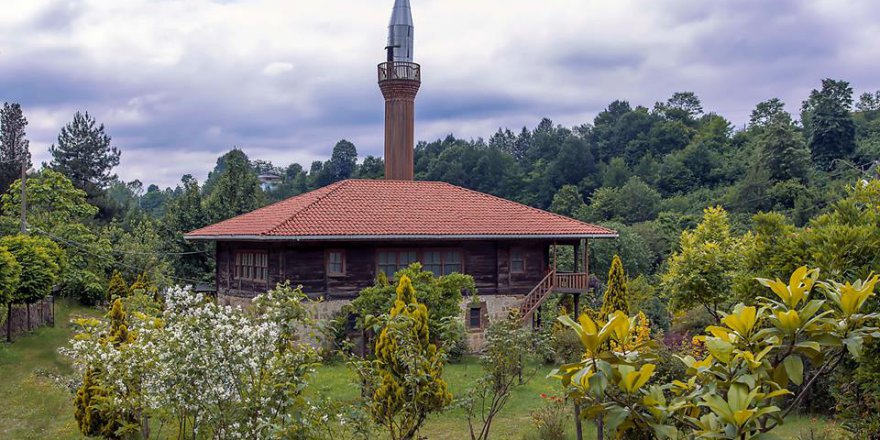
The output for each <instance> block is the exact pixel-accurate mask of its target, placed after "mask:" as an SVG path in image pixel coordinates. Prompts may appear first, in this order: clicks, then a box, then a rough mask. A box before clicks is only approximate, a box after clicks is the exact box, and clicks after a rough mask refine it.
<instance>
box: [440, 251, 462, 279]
mask: <svg viewBox="0 0 880 440" xmlns="http://www.w3.org/2000/svg"><path fill="white" fill-rule="evenodd" d="M456 272H458V273H461V252H459V251H446V252H444V253H443V275H449V274H451V273H456Z"/></svg>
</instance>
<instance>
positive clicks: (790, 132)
mask: <svg viewBox="0 0 880 440" xmlns="http://www.w3.org/2000/svg"><path fill="white" fill-rule="evenodd" d="M758 148H759V151H760V156H759V157H760V161H761V163H762V165H763V166H765V167H766V169H767V170H768V171H769V172H770V177H771V178H772V179H773V180H776V181H779V182H781V181H785V180H791V179H794V180H797V181H799V182H804V181H806V179H807V172H808V170H809V166H810V163H809V159H810V150H809V149H807V146H806V145H805V143H804V141H803V138H802V137H801V136H800V134H799V133H797V132H796V131H795V129H794V127H792V125H791V123H790V122H773V123H770V124H768V125H767V126H765V129H764V132H763V133H761V134H760V135H759V136H758Z"/></svg>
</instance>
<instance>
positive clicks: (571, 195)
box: [550, 185, 586, 217]
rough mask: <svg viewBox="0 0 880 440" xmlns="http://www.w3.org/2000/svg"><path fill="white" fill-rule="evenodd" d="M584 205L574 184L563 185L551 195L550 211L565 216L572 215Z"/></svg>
mask: <svg viewBox="0 0 880 440" xmlns="http://www.w3.org/2000/svg"><path fill="white" fill-rule="evenodd" d="M585 206H586V205H584V199H583V198H581V194H580V192H578V188H577V187H576V186H574V185H565V186H563V187H562V188H559V191H558V192H556V195H555V196H553V203H552V204H550V211H552V212H555V213H557V214H561V215H564V216H566V217H574V216H575V214H576V213H578V212H579V211H580V210H581V209H583V208H584V207H585Z"/></svg>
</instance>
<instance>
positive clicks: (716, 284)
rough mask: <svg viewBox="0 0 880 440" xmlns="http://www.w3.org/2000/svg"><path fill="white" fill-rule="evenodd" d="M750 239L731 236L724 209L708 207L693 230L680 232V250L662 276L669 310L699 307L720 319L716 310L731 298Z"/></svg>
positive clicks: (717, 319)
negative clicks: (701, 219)
mask: <svg viewBox="0 0 880 440" xmlns="http://www.w3.org/2000/svg"><path fill="white" fill-rule="evenodd" d="M749 242H750V237H749V236H747V237H745V238H739V237H735V236H734V235H733V233H732V232H731V230H730V221H729V220H728V217H727V212H726V211H724V209H722V208H720V207H715V208H707V209H706V210H705V211H704V213H703V221H702V222H700V224H699V225H697V227H696V228H695V229H694V230H690V231H684V232H682V233H681V241H680V250H679V251H678V252H676V253H674V254H673V255H672V257H671V258H670V259H669V263H668V266H667V270H666V272H665V273H664V274H663V275H662V284H663V289H664V291H665V292H666V295H667V296H668V298H669V299H670V302H669V305H670V307H671V308H672V310H675V311H679V310H682V311H683V310H688V309H690V308H693V307H697V306H699V307H703V308H705V309H706V311H708V312H709V313H710V314H711V315H712V316H713V317H714V318H715V320H716V321H718V322H720V321H721V318H722V316H721V314H720V312H719V310H720V309H721V308H722V307H724V306H725V305H727V304H728V303H729V302H730V301H731V300H732V298H731V296H730V291H731V289H732V287H733V285H734V280H735V278H736V277H737V275H738V274H739V270H740V268H741V267H742V265H743V263H744V261H743V256H744V255H745V253H746V249H747V246H748V243H749Z"/></svg>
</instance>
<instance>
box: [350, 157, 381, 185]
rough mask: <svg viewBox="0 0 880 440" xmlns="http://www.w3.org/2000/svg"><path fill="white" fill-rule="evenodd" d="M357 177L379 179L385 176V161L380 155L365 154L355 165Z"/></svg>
mask: <svg viewBox="0 0 880 440" xmlns="http://www.w3.org/2000/svg"><path fill="white" fill-rule="evenodd" d="M356 174H357V178H358V179H381V178H383V177H385V161H384V160H382V158H381V157H375V156H367V157H365V158H364V161H363V163H361V165H360V166H359V167H357V173H356Z"/></svg>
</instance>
